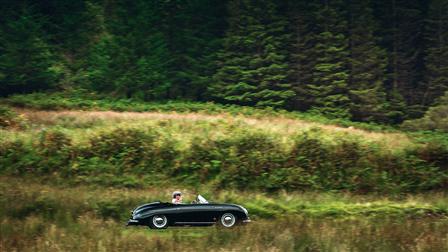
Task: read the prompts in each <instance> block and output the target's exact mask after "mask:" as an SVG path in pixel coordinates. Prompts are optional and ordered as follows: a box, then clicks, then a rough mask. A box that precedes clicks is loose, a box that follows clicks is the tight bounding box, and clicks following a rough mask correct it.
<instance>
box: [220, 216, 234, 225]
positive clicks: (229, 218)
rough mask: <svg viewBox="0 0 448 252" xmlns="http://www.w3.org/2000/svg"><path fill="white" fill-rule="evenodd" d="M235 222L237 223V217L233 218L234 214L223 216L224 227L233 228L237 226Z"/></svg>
mask: <svg viewBox="0 0 448 252" xmlns="http://www.w3.org/2000/svg"><path fill="white" fill-rule="evenodd" d="M235 222H236V219H235V216H233V214H231V213H226V214H223V215H222V217H221V224H222V225H223V226H224V227H231V226H233V225H235Z"/></svg>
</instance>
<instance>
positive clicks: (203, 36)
mask: <svg viewBox="0 0 448 252" xmlns="http://www.w3.org/2000/svg"><path fill="white" fill-rule="evenodd" d="M163 11H164V12H163V13H164V22H165V23H166V25H165V26H164V31H163V32H164V34H166V37H167V47H168V50H169V53H170V59H171V61H170V64H169V74H168V76H169V79H170V81H171V83H172V86H171V88H170V90H169V97H170V98H184V99H185V98H187V99H196V100H204V99H205V98H206V97H205V96H204V93H205V91H206V89H207V85H208V84H209V83H210V82H211V76H212V75H213V72H214V64H213V63H214V62H213V57H214V55H216V53H215V52H216V51H217V50H219V49H220V38H221V36H222V33H223V32H222V30H223V26H224V25H225V19H224V18H223V17H222V15H223V14H222V13H224V12H225V2H224V1H220V0H180V1H169V2H166V3H165V4H164V6H163ZM173 13H176V15H173Z"/></svg>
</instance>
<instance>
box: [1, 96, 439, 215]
mask: <svg viewBox="0 0 448 252" xmlns="http://www.w3.org/2000/svg"><path fill="white" fill-rule="evenodd" d="M90 98H91V99H84V100H83V99H82V97H81V98H80V97H78V96H76V95H75V96H67V97H66V96H64V95H63V94H52V95H48V96H45V95H39V94H36V95H28V96H15V97H12V98H9V99H7V100H3V101H2V102H3V103H8V104H12V105H15V106H18V107H14V110H15V111H16V112H15V115H14V116H11V115H9V116H10V117H11V119H10V121H15V123H12V124H11V125H10V126H9V127H4V128H3V129H1V130H0V134H1V139H0V141H1V143H2V144H1V147H0V168H1V169H0V170H1V173H2V176H4V177H9V178H11V177H19V178H22V179H25V180H26V179H28V178H31V177H36V178H38V181H40V182H42V181H45V183H48V184H49V185H51V186H56V187H57V186H63V187H67V186H69V187H76V188H77V187H78V186H88V185H95V186H98V187H100V188H103V187H106V188H107V187H115V188H135V189H140V190H142V189H144V188H149V187H151V188H157V187H167V188H170V189H174V188H173V185H180V187H183V188H187V189H188V190H192V191H199V192H204V191H207V192H215V193H217V194H218V195H221V196H219V197H218V198H217V200H226V199H227V200H228V201H235V202H237V203H238V202H239V203H243V202H244V203H245V205H247V206H248V208H249V209H250V210H251V212H253V213H254V214H255V215H257V216H261V217H272V216H274V215H288V214H306V215H319V214H322V215H331V214H332V213H333V214H334V215H352V214H353V215H358V214H362V215H363V214H366V215H368V214H369V213H373V214H375V213H387V214H388V213H393V212H401V213H409V214H410V215H414V214H417V215H424V214H427V213H429V214H435V215H440V214H442V215H443V214H445V213H446V207H445V208H444V207H440V204H439V203H438V204H437V205H434V204H432V203H431V204H428V203H422V204H420V202H417V203H416V204H414V205H412V204H408V203H403V202H401V203H399V204H397V205H394V203H393V201H388V202H386V203H385V204H383V203H381V202H382V201H381V200H380V201H379V203H378V202H377V201H375V200H374V199H370V200H363V202H364V203H362V204H361V203H359V202H357V201H354V202H352V201H350V200H349V201H345V202H344V201H343V200H342V201H341V199H340V197H339V196H338V197H336V198H337V200H334V201H330V202H328V201H325V200H323V201H322V200H318V201H312V202H311V203H304V202H307V201H306V200H305V201H304V200H303V199H302V198H301V197H299V196H298V195H302V194H300V192H304V191H313V192H315V193H316V192H323V191H325V192H328V191H334V192H337V191H339V192H352V193H355V194H359V193H361V194H366V193H375V194H381V195H394V197H399V195H402V194H406V193H422V192H425V191H431V192H434V191H437V190H439V191H440V190H443V189H444V188H446V186H447V183H448V182H447V181H448V176H447V170H446V169H447V167H446V165H447V163H448V161H447V158H448V155H446V154H447V153H448V148H447V147H446V145H445V144H444V142H443V141H440V139H443V135H440V136H442V137H439V135H437V134H436V136H437V137H436V138H437V139H439V140H433V139H431V140H422V139H423V138H421V137H415V135H412V134H406V133H404V132H400V131H398V130H392V129H389V130H386V131H382V130H381V128H378V127H376V126H374V130H367V128H369V127H370V126H369V125H364V126H365V127H363V129H360V128H358V127H354V126H356V124H353V125H351V127H348V128H347V127H343V126H341V125H340V124H330V120H329V121H326V123H322V121H324V119H320V118H318V117H315V118H314V117H311V116H309V115H306V116H303V115H301V114H299V113H290V112H275V111H266V110H259V109H253V108H242V110H239V109H240V108H239V107H232V106H231V107H224V106H220V105H213V104H205V105H204V104H188V103H184V104H182V103H175V104H162V105H160V104H159V105H157V104H146V103H138V102H132V101H123V100H119V101H117V102H112V101H109V100H94V99H93V98H92V97H90ZM83 104H84V105H83ZM98 104H100V105H98ZM117 104H118V105H117ZM120 104H121V105H120ZM122 104H126V105H122ZM116 106H118V107H120V108H122V109H129V110H137V111H140V110H144V111H146V110H149V111H152V112H145V113H139V112H112V111H75V110H70V111H68V110H61V109H76V108H88V109H99V108H100V109H113V108H114V107H116ZM24 107H25V108H24ZM30 108H33V109H30ZM43 108H46V109H57V111H42V110H34V109H43ZM165 110H167V111H171V110H174V111H181V112H182V113H176V112H160V111H165ZM300 117H303V118H302V119H299V118H300ZM305 117H307V119H306V120H305V119H304V118H305ZM346 124H350V122H347V123H346ZM433 138H434V137H433ZM64 190H68V189H64ZM225 191H234V192H235V191H238V192H240V191H244V192H245V193H247V194H244V193H243V194H241V193H239V194H232V193H223V192H225ZM255 192H258V193H255ZM164 193H167V192H164ZM260 193H268V194H278V193H280V195H281V194H282V193H283V194H285V195H286V194H290V193H294V195H295V196H294V197H292V198H291V200H292V201H291V200H286V199H288V197H286V196H285V197H283V198H280V199H281V200H280V201H279V200H277V198H276V199H275V200H274V198H271V199H269V198H267V197H262V196H260V195H261V194H260ZM229 195H233V196H231V198H227V197H230V196H229ZM237 195H244V196H237ZM254 195H258V196H254ZM314 196H315V195H314ZM314 196H313V197H314ZM247 198H250V199H251V200H250V201H247ZM318 198H319V197H318ZM342 198H343V197H342ZM367 198H369V197H367ZM151 199H153V198H146V199H145V198H138V197H137V199H136V200H135V201H132V200H131V202H127V203H118V204H119V207H116V206H115V205H114V204H113V205H114V206H113V207H112V208H117V209H118V210H116V211H115V212H114V214H115V215H117V214H119V215H120V216H121V213H122V212H123V211H124V209H128V208H129V207H132V205H134V204H137V203H138V202H141V201H144V200H151ZM294 199H296V200H297V201H294ZM115 201H117V202H121V201H120V200H118V199H117V200H113V202H115ZM32 202H33V201H32ZM52 202H53V201H52ZM319 202H324V203H322V204H319ZM276 203H279V204H276ZM107 204H109V203H107ZM120 204H121V205H120ZM90 208H91V209H94V207H90ZM408 210H409V211H408ZM112 212H113V211H112ZM106 217H107V216H106ZM121 217H123V216H121Z"/></svg>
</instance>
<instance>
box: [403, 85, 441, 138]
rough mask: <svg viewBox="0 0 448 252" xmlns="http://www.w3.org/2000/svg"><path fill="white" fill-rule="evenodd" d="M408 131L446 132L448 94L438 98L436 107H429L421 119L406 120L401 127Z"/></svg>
mask: <svg viewBox="0 0 448 252" xmlns="http://www.w3.org/2000/svg"><path fill="white" fill-rule="evenodd" d="M401 127H402V128H404V129H409V130H438V131H441V132H445V133H447V132H448V92H446V93H445V95H444V96H443V97H441V98H440V100H439V103H438V105H435V106H433V107H430V108H429V109H428V111H426V113H425V115H424V116H423V118H420V119H414V120H407V121H405V122H403V124H402V125H401Z"/></svg>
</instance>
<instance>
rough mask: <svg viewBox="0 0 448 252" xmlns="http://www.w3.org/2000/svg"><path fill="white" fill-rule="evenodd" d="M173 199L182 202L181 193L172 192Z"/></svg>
mask: <svg viewBox="0 0 448 252" xmlns="http://www.w3.org/2000/svg"><path fill="white" fill-rule="evenodd" d="M173 199H176V200H182V193H181V192H179V191H175V192H173Z"/></svg>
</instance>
